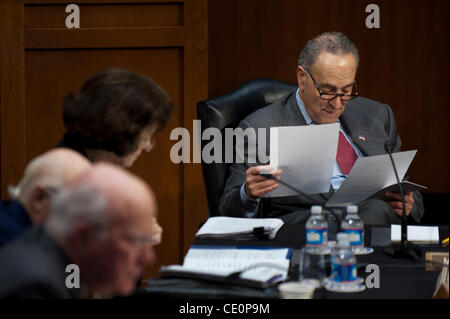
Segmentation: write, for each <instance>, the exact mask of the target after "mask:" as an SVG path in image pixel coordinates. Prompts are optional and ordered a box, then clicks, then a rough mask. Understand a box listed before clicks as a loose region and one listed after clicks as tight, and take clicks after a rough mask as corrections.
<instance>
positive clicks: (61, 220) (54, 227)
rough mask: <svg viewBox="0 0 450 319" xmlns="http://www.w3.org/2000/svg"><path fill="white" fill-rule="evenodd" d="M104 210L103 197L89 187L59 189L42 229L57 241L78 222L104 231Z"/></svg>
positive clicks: (105, 206) (106, 219)
mask: <svg viewBox="0 0 450 319" xmlns="http://www.w3.org/2000/svg"><path fill="white" fill-rule="evenodd" d="M106 210H107V204H106V200H105V198H104V196H103V195H102V194H100V193H99V192H98V191H96V190H93V189H92V188H90V187H87V186H85V185H81V186H78V187H75V188H71V189H61V190H60V191H59V192H58V193H57V194H55V195H54V196H52V199H51V211H50V215H49V216H48V218H47V220H46V221H45V223H44V227H45V228H46V229H47V231H48V232H49V233H50V234H52V235H54V236H55V237H56V238H58V239H62V238H64V237H66V236H67V235H69V234H70V233H71V232H72V231H73V229H74V227H75V226H76V225H77V224H78V223H80V222H85V223H87V224H88V225H91V226H96V227H99V228H100V229H103V230H105V229H106V225H107V223H108V221H109V220H108V214H107V213H106Z"/></svg>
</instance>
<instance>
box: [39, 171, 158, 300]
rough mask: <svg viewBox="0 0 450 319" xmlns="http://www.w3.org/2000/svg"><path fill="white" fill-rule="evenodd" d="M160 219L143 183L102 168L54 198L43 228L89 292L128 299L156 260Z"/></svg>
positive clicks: (150, 194)
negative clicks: (158, 220) (147, 268)
mask: <svg viewBox="0 0 450 319" xmlns="http://www.w3.org/2000/svg"><path fill="white" fill-rule="evenodd" d="M156 214H157V206H156V199H155V196H154V195H153V193H152V191H151V190H150V188H149V187H148V186H147V184H146V183H145V182H144V181H142V180H141V179H140V178H138V177H136V176H135V175H133V174H131V173H129V172H127V171H125V170H124V169H122V168H120V167H118V166H115V165H112V164H107V163H100V164H95V165H93V166H92V168H91V169H89V170H87V171H85V172H83V173H82V174H80V175H79V176H78V177H77V178H75V179H74V180H73V181H72V183H70V185H69V186H68V187H66V188H65V189H63V190H61V192H59V193H58V194H56V196H55V197H54V198H53V199H52V212H51V214H50V216H49V218H48V219H47V221H46V222H45V224H44V225H45V227H46V229H47V230H48V232H49V233H50V235H52V236H53V237H54V238H55V239H56V240H57V241H58V242H59V243H60V245H61V247H62V248H63V250H64V251H65V252H66V254H67V255H68V257H69V259H70V260H71V262H73V263H76V264H77V265H78V266H79V267H80V272H81V273H82V274H83V278H84V280H85V282H86V284H87V285H88V286H89V288H90V289H92V290H95V291H99V292H102V293H104V294H110V295H117V294H120V295H127V294H129V293H131V292H132V291H133V290H134V288H135V284H136V280H137V279H138V278H139V277H140V275H141V274H142V270H143V269H144V267H145V266H146V265H148V264H149V263H151V262H152V261H153V260H154V251H153V248H152V246H153V245H154V244H155V243H154V242H153V238H154V232H155V231H158V230H157V229H156V227H155V217H156Z"/></svg>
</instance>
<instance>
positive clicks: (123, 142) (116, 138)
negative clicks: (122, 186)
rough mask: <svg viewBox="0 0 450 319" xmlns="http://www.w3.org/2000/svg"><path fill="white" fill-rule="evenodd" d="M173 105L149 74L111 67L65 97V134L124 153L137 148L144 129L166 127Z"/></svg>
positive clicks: (82, 142)
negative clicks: (77, 91) (74, 92)
mask: <svg viewBox="0 0 450 319" xmlns="http://www.w3.org/2000/svg"><path fill="white" fill-rule="evenodd" d="M172 108H173V102H172V99H171V98H170V96H169V95H168V94H167V93H166V91H164V90H163V89H162V88H161V87H159V86H158V85H157V84H156V83H155V82H154V81H152V80H151V79H150V78H148V77H146V76H144V75H141V74H138V73H135V72H131V71H128V70H123V69H118V68H108V69H103V70H101V71H99V72H97V73H95V74H93V75H92V76H91V77H90V78H89V79H88V80H87V81H86V82H85V83H84V85H83V87H82V88H81V90H80V92H79V93H78V94H76V95H75V94H69V95H67V96H66V97H65V98H64V101H63V120H64V125H65V127H66V134H67V135H69V136H70V138H71V139H72V140H74V141H76V143H77V144H79V145H81V146H82V147H83V148H91V149H103V150H107V151H111V152H113V153H115V154H116V155H118V156H125V155H128V154H130V153H132V152H134V151H135V150H136V149H137V148H138V143H139V139H138V137H139V135H140V134H141V132H142V130H143V129H145V128H146V127H148V126H156V128H157V131H159V130H161V129H163V128H164V126H165V125H166V124H167V121H168V119H169V117H170V113H171V112H172Z"/></svg>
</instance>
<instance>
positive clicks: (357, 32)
mask: <svg viewBox="0 0 450 319" xmlns="http://www.w3.org/2000/svg"><path fill="white" fill-rule="evenodd" d="M370 3H376V4H377V5H378V6H379V7H380V17H381V27H380V29H368V28H366V26H365V20H366V17H367V15H368V13H366V12H365V8H366V6H367V5H368V4H370ZM448 12H449V2H448V1H446V0H434V1H428V2H424V1H419V0H412V1H410V0H395V1H392V0H379V1H375V2H373V1H372V2H371V1H360V0H318V1H313V2H311V1H306V0H279V1H271V0H229V1H221V0H210V1H209V21H210V22H209V36H208V37H209V96H210V97H214V96H219V95H222V94H225V93H227V92H229V91H230V90H232V89H233V88H235V87H237V86H238V85H240V84H242V83H244V82H245V81H247V80H250V79H252V78H257V77H272V78H277V79H280V80H284V81H288V82H292V83H296V66H297V58H298V55H299V54H300V51H301V49H302V48H303V47H304V45H305V44H306V42H307V40H309V39H311V38H313V37H314V36H316V35H318V34H320V33H322V32H326V31H341V32H343V33H345V34H346V35H348V36H349V37H350V39H352V41H353V42H354V43H355V44H356V45H357V46H358V48H359V51H360V56H361V64H360V68H359V71H358V74H357V81H358V89H359V93H360V94H361V95H362V96H365V97H368V98H371V99H374V100H377V101H380V102H383V103H387V104H389V105H390V106H391V107H392V109H393V110H394V113H395V116H396V120H397V124H398V129H399V133H400V136H401V137H402V140H403V149H404V150H408V149H418V153H417V155H416V158H415V159H414V161H413V163H412V165H411V169H410V173H411V179H412V181H414V182H417V183H419V184H423V185H426V186H428V187H429V189H428V192H434V193H448V191H449V164H448V163H449V147H448V145H449V128H448V124H449V121H448V116H449V111H448V110H449V91H448V85H449V77H448V74H449V67H448V57H449V50H448V46H449V45H448V44H449V42H448V31H449V17H448Z"/></svg>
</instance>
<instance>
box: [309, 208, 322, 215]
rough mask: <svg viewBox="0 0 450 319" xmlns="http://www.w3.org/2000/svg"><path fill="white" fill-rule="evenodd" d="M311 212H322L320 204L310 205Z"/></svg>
mask: <svg viewBox="0 0 450 319" xmlns="http://www.w3.org/2000/svg"><path fill="white" fill-rule="evenodd" d="M311 214H314V215H316V214H322V206H311Z"/></svg>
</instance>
